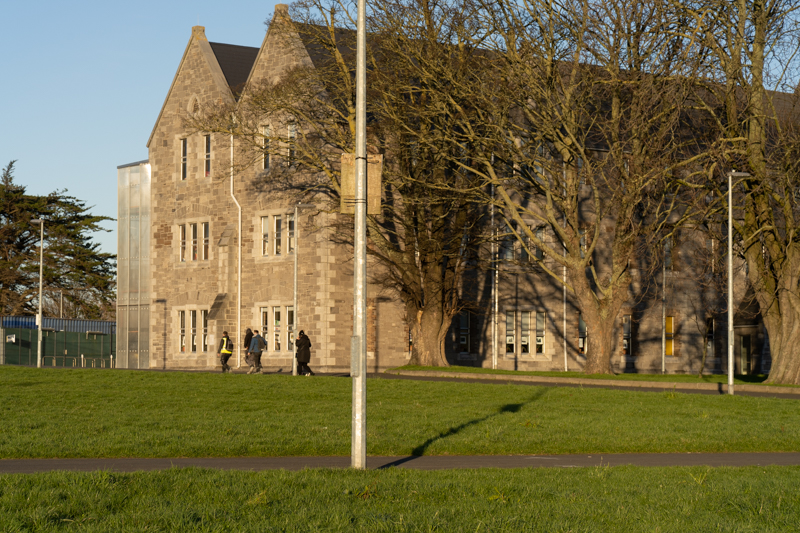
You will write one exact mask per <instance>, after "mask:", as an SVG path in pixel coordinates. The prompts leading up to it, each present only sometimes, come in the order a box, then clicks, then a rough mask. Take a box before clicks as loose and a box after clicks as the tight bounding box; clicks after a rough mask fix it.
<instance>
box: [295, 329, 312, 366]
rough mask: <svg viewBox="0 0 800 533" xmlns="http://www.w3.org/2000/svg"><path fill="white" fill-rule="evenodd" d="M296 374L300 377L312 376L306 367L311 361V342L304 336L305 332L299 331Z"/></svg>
mask: <svg viewBox="0 0 800 533" xmlns="http://www.w3.org/2000/svg"><path fill="white" fill-rule="evenodd" d="M296 346H297V373H298V374H300V375H301V376H313V375H314V372H312V371H311V369H310V368H309V367H308V362H309V361H311V340H309V338H308V337H307V336H306V333H305V331H303V330H300V333H299V334H298V335H297V344H296Z"/></svg>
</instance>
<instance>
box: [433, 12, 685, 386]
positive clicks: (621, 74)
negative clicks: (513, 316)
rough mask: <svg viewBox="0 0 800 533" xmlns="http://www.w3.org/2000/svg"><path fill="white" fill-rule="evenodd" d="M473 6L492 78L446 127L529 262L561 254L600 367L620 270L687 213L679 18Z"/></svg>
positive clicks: (630, 270) (642, 258)
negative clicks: (479, 12)
mask: <svg viewBox="0 0 800 533" xmlns="http://www.w3.org/2000/svg"><path fill="white" fill-rule="evenodd" d="M484 7H485V11H484V12H483V13H484V14H485V17H484V19H483V23H484V24H487V25H491V28H492V32H491V38H488V39H484V40H483V41H481V45H482V46H486V47H491V51H490V53H489V54H487V55H488V56H490V60H491V61H490V62H491V69H492V70H491V72H489V74H490V76H489V79H490V80H491V81H490V82H486V81H485V82H484V83H473V84H470V85H469V86H467V87H463V91H464V92H465V93H469V96H468V97H467V96H461V97H460V100H461V101H467V102H470V103H471V106H472V108H471V109H464V110H463V112H462V113H461V115H457V114H456V116H460V117H463V119H462V120H460V121H459V122H457V126H456V127H455V129H454V131H456V132H459V133H460V134H461V136H460V138H458V139H457V142H458V143H460V144H462V145H468V146H470V147H471V148H472V150H471V152H470V154H471V159H470V160H469V161H468V162H465V163H462V164H464V165H465V166H468V168H469V170H470V171H471V172H475V173H476V174H479V175H480V176H481V177H482V178H483V179H484V184H485V186H484V187H483V188H481V189H480V192H481V193H482V194H483V199H484V202H486V203H487V204H490V205H494V206H495V207H496V208H497V209H498V210H499V212H500V213H501V215H502V217H504V220H505V222H506V227H507V228H508V230H507V233H508V234H510V235H512V236H513V237H514V238H516V239H517V240H518V241H519V244H520V246H522V247H523V248H524V249H525V250H526V252H527V255H528V256H529V257H532V258H534V260H533V261H532V262H531V263H530V264H531V265H532V267H534V268H536V269H538V270H539V271H541V272H543V273H546V274H547V275H549V276H550V277H551V278H552V279H554V280H555V281H556V282H557V283H559V284H561V283H562V273H561V272H560V270H561V269H560V268H558V267H563V268H566V271H567V273H568V279H567V281H566V286H567V288H568V290H569V291H570V292H571V293H572V295H573V296H574V297H575V299H576V300H577V302H578V306H579V307H580V310H581V313H582V318H583V320H584V321H585V323H586V324H587V327H588V329H589V332H590V333H589V337H588V352H587V362H586V365H585V367H584V371H585V372H587V373H607V372H611V354H612V351H613V348H614V344H615V320H616V318H617V315H618V313H619V310H620V308H621V307H622V305H623V304H624V303H625V302H626V301H628V300H629V299H630V298H631V297H632V295H631V294H630V288H631V285H632V281H633V280H634V278H638V279H640V280H645V279H646V278H647V277H648V272H649V269H650V268H651V266H652V265H653V262H652V260H651V257H650V253H649V250H650V249H652V248H654V247H656V246H657V245H658V243H659V241H660V240H661V239H662V238H664V237H665V236H666V235H668V234H669V232H671V231H673V230H674V228H676V227H678V226H679V225H680V224H681V223H682V221H683V220H684V219H685V218H686V217H685V216H684V214H682V213H681V212H680V211H681V210H680V209H678V207H679V206H681V205H683V200H682V199H681V192H682V191H681V188H680V182H679V181H678V180H677V178H678V177H679V176H682V175H683V174H685V173H687V172H690V171H691V169H692V168H693V165H694V164H695V161H694V154H695V153H696V147H695V145H696V141H695V140H694V139H693V138H691V137H690V136H688V135H687V131H690V128H689V127H688V126H689V123H690V122H691V120H692V117H691V115H690V114H687V113H685V112H684V111H683V110H684V109H685V105H684V104H685V100H686V98H687V97H688V95H689V94H690V93H689V90H688V85H689V83H688V81H686V79H685V78H684V77H683V76H684V75H685V74H686V70H687V65H688V64H689V63H688V62H687V61H684V59H685V58H684V54H685V52H686V46H685V38H683V37H682V36H680V32H678V31H677V29H679V28H680V27H681V25H682V24H683V22H682V21H681V20H680V19H679V18H677V17H676V16H675V13H674V11H671V10H669V9H667V8H666V7H664V5H663V4H662V3H661V2H644V3H642V2H637V1H627V2H613V3H607V2H596V1H590V0H582V1H578V0H576V1H572V0H565V1H559V2H553V1H544V0H542V1H535V0H534V1H529V2H524V3H518V2H505V1H496V2H493V3H491V4H485V6H484ZM487 61H489V60H488V59H487ZM418 75H419V76H422V75H423V74H422V73H418ZM451 85H452V84H451ZM443 94H444V95H445V97H446V95H447V91H446V90H443ZM490 193H491V194H490ZM542 230H544V233H543V231H542ZM546 234H550V235H552V238H548V237H546ZM534 249H535V250H534ZM535 251H539V252H538V253H534V252H535Z"/></svg>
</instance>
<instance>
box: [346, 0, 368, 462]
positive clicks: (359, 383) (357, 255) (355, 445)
mask: <svg viewBox="0 0 800 533" xmlns="http://www.w3.org/2000/svg"><path fill="white" fill-rule="evenodd" d="M366 20H367V2H366V0H358V15H357V19H356V76H355V78H356V80H355V81H356V139H355V141H356V143H355V144H356V146H355V153H356V176H355V177H356V180H355V185H356V186H355V193H356V194H355V204H356V205H355V217H354V218H355V221H354V222H355V224H354V226H355V227H354V230H355V235H354V237H355V238H354V242H353V248H354V250H353V252H354V253H353V336H352V337H351V341H350V352H351V355H350V357H351V364H350V367H351V372H350V374H351V375H352V376H353V378H352V379H353V404H352V407H353V421H352V422H353V425H352V440H351V445H350V466H351V467H352V468H355V469H358V470H363V469H365V468H366V467H367V382H366V379H367V376H366V373H367V315H366V307H367V23H366Z"/></svg>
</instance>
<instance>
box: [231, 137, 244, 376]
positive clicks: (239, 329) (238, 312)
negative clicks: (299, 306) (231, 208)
mask: <svg viewBox="0 0 800 533" xmlns="http://www.w3.org/2000/svg"><path fill="white" fill-rule="evenodd" d="M231 198H232V199H233V202H234V203H235V204H236V209H238V210H239V227H238V228H237V230H236V231H237V237H238V238H237V239H236V240H237V241H238V243H239V246H238V251H237V253H238V256H239V261H238V262H239V274H238V276H237V281H238V285H239V286H238V287H237V289H236V337H234V338H238V337H239V335H241V333H242V206H241V204H240V203H239V202H238V201H237V200H236V196H234V194H233V128H231ZM236 368H242V350H241V347H240V348H239V350H238V353H237V355H236Z"/></svg>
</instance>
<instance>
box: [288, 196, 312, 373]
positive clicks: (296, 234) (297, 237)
mask: <svg viewBox="0 0 800 533" xmlns="http://www.w3.org/2000/svg"><path fill="white" fill-rule="evenodd" d="M306 207H316V206H315V205H314V204H301V203H299V202H298V203H297V204H295V206H294V290H293V293H294V303H293V306H294V307H292V309H293V312H294V319H293V320H292V335H294V332H295V330H296V329H297V322H298V319H299V317H300V315H299V314H298V312H297V256H298V254H299V253H300V221H299V220H298V218H297V216H298V213H299V211H300V209H303V208H306ZM287 318H288V317H287ZM292 344H293V345H294V356H293V357H292V375H293V376H296V375H297V343H296V342H292Z"/></svg>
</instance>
